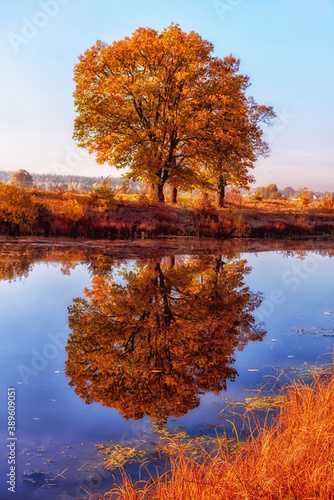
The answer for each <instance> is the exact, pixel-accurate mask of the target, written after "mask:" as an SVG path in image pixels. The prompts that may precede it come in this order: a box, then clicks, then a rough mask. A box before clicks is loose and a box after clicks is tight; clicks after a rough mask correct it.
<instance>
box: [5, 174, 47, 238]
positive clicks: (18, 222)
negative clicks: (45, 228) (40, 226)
mask: <svg viewBox="0 0 334 500" xmlns="http://www.w3.org/2000/svg"><path fill="white" fill-rule="evenodd" d="M37 217H38V206H37V205H36V204H35V203H34V201H33V199H32V196H31V195H30V192H29V190H26V189H19V188H17V187H16V186H14V185H8V184H3V183H1V184H0V223H1V222H2V223H4V224H5V225H6V227H7V228H8V229H9V231H11V230H14V229H15V227H17V229H18V230H19V232H20V233H25V232H28V231H30V230H31V228H32V226H33V225H34V224H35V223H36V221H37Z"/></svg>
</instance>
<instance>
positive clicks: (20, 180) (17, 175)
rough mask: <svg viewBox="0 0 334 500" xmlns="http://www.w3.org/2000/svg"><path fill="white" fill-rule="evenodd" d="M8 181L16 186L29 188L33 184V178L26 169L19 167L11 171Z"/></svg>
mask: <svg viewBox="0 0 334 500" xmlns="http://www.w3.org/2000/svg"><path fill="white" fill-rule="evenodd" d="M10 182H11V184H15V186H17V187H18V188H30V187H32V185H33V178H32V175H31V174H29V172H27V170H23V169H21V170H18V171H17V172H14V173H13V175H12V178H11V181H10Z"/></svg>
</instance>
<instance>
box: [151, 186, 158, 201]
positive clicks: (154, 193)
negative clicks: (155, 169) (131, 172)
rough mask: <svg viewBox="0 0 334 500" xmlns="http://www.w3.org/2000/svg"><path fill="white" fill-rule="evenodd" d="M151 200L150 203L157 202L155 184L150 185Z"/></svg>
mask: <svg viewBox="0 0 334 500" xmlns="http://www.w3.org/2000/svg"><path fill="white" fill-rule="evenodd" d="M151 199H152V201H158V189H157V185H156V184H151Z"/></svg>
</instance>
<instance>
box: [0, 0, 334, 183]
mask: <svg viewBox="0 0 334 500" xmlns="http://www.w3.org/2000/svg"><path fill="white" fill-rule="evenodd" d="M171 22H174V23H178V24H179V25H180V27H181V28H182V29H183V30H184V31H187V32H188V31H190V30H195V31H196V32H198V33H199V34H200V35H201V36H202V38H205V39H206V40H209V41H210V42H212V43H213V45H214V47H215V55H216V56H218V57H224V56H226V55H228V54H230V53H232V54H233V55H234V56H235V57H237V58H240V60H241V65H240V71H241V73H243V74H247V75H248V76H249V77H250V82H251V84H252V85H251V87H250V89H249V93H250V94H251V95H253V96H254V97H255V99H256V100H257V101H258V103H259V104H265V105H272V106H274V109H275V111H276V113H277V119H276V122H275V124H274V126H273V127H272V128H271V129H269V130H268V131H265V138H266V140H267V141H268V143H269V145H270V148H271V155H270V157H269V158H266V159H260V160H258V161H257V163H256V167H255V169H254V172H253V173H254V175H255V177H256V185H267V184H270V183H277V185H278V186H279V187H281V188H283V187H285V186H288V185H291V186H293V187H296V188H300V187H303V186H308V187H309V188H311V189H314V190H325V189H327V190H330V191H334V175H333V172H334V146H333V144H334V140H333V139H334V137H333V125H332V121H333V116H334V99H333V95H334V92H333V91H334V55H333V54H334V0H317V1H316V0H314V1H311V0H192V1H190V0H169V1H168V2H167V0H141V1H140V2H138V1H135V0H122V1H120V0H117V1H115V0H109V1H108V0H94V1H93V0H37V1H35V0H15V2H6V3H3V4H2V15H1V20H0V30H1V31H0V33H1V37H0V50H1V56H2V57H1V77H0V85H1V130H0V132H1V135H0V141H1V147H0V170H12V171H15V170H18V169H19V168H24V169H26V170H28V171H30V172H40V173H60V174H74V175H103V176H106V175H117V176H118V175H120V174H121V171H117V170H115V169H113V168H111V167H110V166H107V165H106V166H100V165H97V164H95V162H94V158H93V157H91V156H89V155H88V154H87V153H86V152H85V151H84V150H82V149H78V148H77V147H76V144H75V142H74V141H73V140H72V134H73V121H74V118H75V110H74V106H73V97H72V93H73V90H74V82H73V68H74V65H75V64H76V63H77V58H78V56H79V55H80V54H82V53H83V52H84V51H85V50H86V49H87V48H89V47H91V46H92V45H93V44H94V43H95V42H96V40H98V39H99V40H103V41H105V42H107V43H112V42H113V41H114V40H119V39H121V38H124V37H125V36H129V35H131V33H133V32H134V31H135V30H136V29H137V28H138V27H139V26H144V27H146V26H149V27H151V28H154V29H157V30H159V31H160V30H162V29H163V28H165V27H166V26H168V25H169V24H170V23H171Z"/></svg>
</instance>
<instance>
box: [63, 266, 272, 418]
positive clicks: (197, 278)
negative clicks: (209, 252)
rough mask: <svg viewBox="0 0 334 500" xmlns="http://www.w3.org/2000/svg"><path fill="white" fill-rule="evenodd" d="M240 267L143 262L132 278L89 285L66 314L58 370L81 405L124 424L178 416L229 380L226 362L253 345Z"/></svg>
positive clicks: (250, 301)
mask: <svg viewBox="0 0 334 500" xmlns="http://www.w3.org/2000/svg"><path fill="white" fill-rule="evenodd" d="M247 272H249V268H247V267H246V266H245V261H238V262H231V263H229V264H223V262H222V261H221V259H217V260H215V259H213V258H210V257H207V258H204V259H201V260H196V259H195V260H190V261H188V262H186V263H183V264H178V265H175V266H173V265H170V263H169V265H168V262H165V261H160V262H153V261H150V262H149V264H147V265H145V266H143V267H142V268H141V269H139V270H138V271H137V272H133V271H131V272H127V271H123V272H122V277H123V280H124V281H125V284H123V285H121V284H117V283H116V282H115V281H114V277H113V275H112V274H109V275H108V276H107V277H105V278H103V277H95V278H94V279H93V287H92V290H85V293H86V297H87V299H83V298H77V299H74V304H73V305H72V306H71V307H70V308H69V311H70V317H69V324H70V327H71V329H72V333H71V336H70V340H69V342H68V346H67V351H68V360H67V363H66V372H67V375H68V376H69V377H70V379H71V381H70V385H72V386H75V391H76V393H77V394H79V395H80V396H81V397H83V398H84V399H85V401H86V402H87V403H90V402H92V401H98V402H100V403H102V404H103V405H106V406H110V407H116V408H118V409H119V410H120V412H121V413H122V415H123V416H125V417H126V418H135V419H138V418H141V417H143V416H144V415H145V414H148V415H149V416H150V417H152V418H154V419H155V420H158V421H161V422H163V421H165V420H166V418H167V417H168V416H170V415H174V416H181V415H183V414H185V413H186V412H187V411H188V410H189V409H191V408H195V407H196V406H198V404H199V394H202V393H203V392H204V391H214V392H219V391H221V390H223V389H225V388H226V381H227V380H228V379H230V380H233V379H234V378H235V376H236V375H237V372H236V370H235V369H234V368H233V367H232V366H231V364H232V363H233V358H232V354H233V352H234V350H235V349H236V348H239V349H241V348H242V347H243V346H244V345H245V343H246V342H247V341H249V340H257V339H261V338H262V336H263V332H262V331H260V330H259V329H257V328H256V326H255V325H254V318H253V316H252V314H251V313H252V311H253V310H254V309H255V308H256V307H257V306H258V305H259V304H260V299H259V297H258V296H257V295H255V294H253V293H251V292H250V290H249V289H248V287H246V286H245V285H244V283H243V276H244V274H245V273H247Z"/></svg>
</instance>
